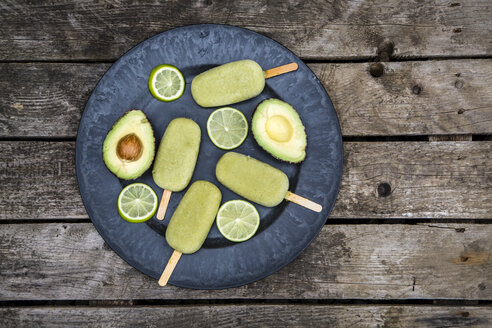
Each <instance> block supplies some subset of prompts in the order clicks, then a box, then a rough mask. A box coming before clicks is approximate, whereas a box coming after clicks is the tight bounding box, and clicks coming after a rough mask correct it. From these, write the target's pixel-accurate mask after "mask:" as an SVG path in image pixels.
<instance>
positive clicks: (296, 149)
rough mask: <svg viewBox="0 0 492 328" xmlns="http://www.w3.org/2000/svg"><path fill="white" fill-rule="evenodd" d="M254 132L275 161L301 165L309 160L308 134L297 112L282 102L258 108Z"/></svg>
mask: <svg viewBox="0 0 492 328" xmlns="http://www.w3.org/2000/svg"><path fill="white" fill-rule="evenodd" d="M251 131H252V132H253V136H254V138H255V140H256V142H257V143H258V145H260V147H261V148H263V149H264V150H266V151H267V152H269V153H270V154H272V155H273V156H274V157H275V158H277V159H280V160H282V161H286V162H290V163H300V162H302V161H303V160H304V158H306V145H307V138H306V131H305V129H304V125H303V124H302V121H301V118H300V117H299V114H297V112H296V110H295V109H294V108H293V107H292V106H291V105H289V104H288V103H286V102H285V101H282V100H280V99H274V98H270V99H265V100H263V101H262V102H261V103H259V104H258V106H257V107H256V110H255V112H254V114H253V119H252V121H251Z"/></svg>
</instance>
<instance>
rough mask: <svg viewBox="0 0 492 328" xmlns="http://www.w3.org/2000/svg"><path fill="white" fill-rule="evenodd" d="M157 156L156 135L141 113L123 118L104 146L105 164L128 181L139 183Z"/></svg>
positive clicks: (133, 113) (119, 176) (135, 112)
mask: <svg viewBox="0 0 492 328" xmlns="http://www.w3.org/2000/svg"><path fill="white" fill-rule="evenodd" d="M154 153H155V138H154V131H153V130H152V126H151V125H150V123H149V121H148V120H147V117H146V116H145V114H144V113H143V112H142V111H141V110H130V111H128V112H126V113H125V114H124V115H123V116H121V117H120V118H119V119H118V120H117V121H116V123H115V124H114V125H113V127H112V128H111V130H110V131H109V132H108V134H107V135H106V138H105V139H104V143H103V160H104V164H106V167H107V168H108V169H109V170H110V171H111V172H112V173H114V175H116V176H117V177H118V178H120V179H124V180H133V179H136V178H138V177H139V176H141V175H142V174H143V173H144V172H145V171H147V170H148V169H149V167H150V166H151V165H152V161H153V160H154Z"/></svg>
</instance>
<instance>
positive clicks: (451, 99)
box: [310, 59, 492, 136]
mask: <svg viewBox="0 0 492 328" xmlns="http://www.w3.org/2000/svg"><path fill="white" fill-rule="evenodd" d="M383 65H384V69H385V73H384V74H383V76H381V77H373V76H371V75H370V74H369V73H368V72H369V67H370V63H360V64H313V65H310V67H311V68H312V69H313V70H314V72H315V74H316V75H317V76H318V77H319V78H320V80H321V81H322V82H323V84H324V86H325V88H326V90H327V92H328V94H329V95H330V97H331V99H332V101H333V104H334V105H335V108H336V110H337V113H338V117H339V119H340V124H341V126H342V132H343V135H345V136H360V135H362V136H371V135H380V136H385V135H435V134H466V133H468V134H484V133H492V124H491V121H492V87H491V85H492V60H488V59H487V60H449V61H447V60H444V61H427V62H398V63H384V64H383ZM486 67H487V68H486Z"/></svg>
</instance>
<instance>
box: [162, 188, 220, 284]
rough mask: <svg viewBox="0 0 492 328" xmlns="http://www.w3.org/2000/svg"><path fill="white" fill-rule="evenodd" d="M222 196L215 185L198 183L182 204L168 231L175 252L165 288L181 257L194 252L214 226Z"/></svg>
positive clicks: (163, 279) (186, 194) (167, 235)
mask: <svg viewBox="0 0 492 328" xmlns="http://www.w3.org/2000/svg"><path fill="white" fill-rule="evenodd" d="M221 199H222V193H221V192H220V190H219V188H217V187H216V186H215V185H214V184H213V183H210V182H208V181H203V180H199V181H195V182H194V183H193V184H192V185H191V186H190V188H189V189H188V190H187V191H186V193H185V195H184V196H183V198H182V199H181V201H180V202H179V205H178V207H177V208H176V211H175V212H174V214H173V216H172V218H171V221H170V222H169V225H168V226H167V230H166V241H167V243H168V244H169V245H170V246H171V247H172V248H173V249H174V252H173V254H172V255H171V258H170V259H169V262H168V264H167V265H166V268H165V269H164V272H163V273H162V275H161V278H160V279H159V285H161V286H165V285H166V284H167V281H168V280H169V277H170V276H171V274H172V272H173V270H174V267H175V266H176V264H177V263H178V261H179V259H180V257H181V254H192V253H195V252H196V251H198V250H199V249H200V247H202V245H203V242H204V241H205V239H206V238H207V235H208V233H209V231H210V228H211V227H212V224H213V223H214V220H215V216H216V215H217V211H218V210H219V206H220V201H221Z"/></svg>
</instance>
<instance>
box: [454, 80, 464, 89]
mask: <svg viewBox="0 0 492 328" xmlns="http://www.w3.org/2000/svg"><path fill="white" fill-rule="evenodd" d="M463 84H464V83H463V81H462V80H456V82H454V87H455V88H456V89H461V88H463Z"/></svg>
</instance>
